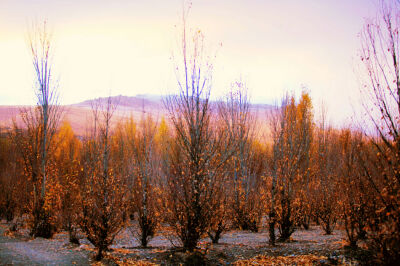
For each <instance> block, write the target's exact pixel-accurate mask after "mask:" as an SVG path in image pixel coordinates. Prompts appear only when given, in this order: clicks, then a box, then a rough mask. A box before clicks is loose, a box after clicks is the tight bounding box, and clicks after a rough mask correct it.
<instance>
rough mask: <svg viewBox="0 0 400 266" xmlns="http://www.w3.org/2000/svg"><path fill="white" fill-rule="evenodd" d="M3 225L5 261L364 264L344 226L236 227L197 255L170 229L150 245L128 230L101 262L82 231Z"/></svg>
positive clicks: (0, 245)
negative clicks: (50, 233)
mask: <svg viewBox="0 0 400 266" xmlns="http://www.w3.org/2000/svg"><path fill="white" fill-rule="evenodd" d="M8 227H9V224H7V223H5V222H4V221H3V222H2V223H1V224H0V265H91V264H92V265H93V264H96V265H152V264H153V263H154V264H158V265H179V264H188V265H233V264H235V265H337V264H339V265H360V264H361V263H360V262H359V261H357V260H356V259H355V256H356V255H357V254H356V255H355V253H354V252H353V253H351V254H350V253H349V252H348V251H347V250H346V248H344V246H345V244H346V243H345V241H344V239H345V235H344V232H343V231H342V230H335V231H334V232H333V234H332V235H325V234H324V232H323V231H322V230H321V229H320V228H319V227H318V226H312V227H311V229H309V230H304V229H298V230H297V231H296V232H295V233H294V234H293V235H292V238H291V240H290V241H288V242H285V243H278V244H277V245H276V246H275V247H272V246H270V245H269V244H268V232H267V230H266V229H263V230H261V231H260V232H258V233H252V232H247V231H230V232H227V233H225V234H224V235H223V236H222V238H221V240H220V243H219V244H214V245H213V244H211V241H210V240H209V239H208V238H205V239H203V240H202V241H201V242H200V245H199V249H198V250H197V251H195V252H193V253H187V252H184V251H183V250H182V249H181V248H179V241H178V240H177V239H176V238H174V237H173V235H172V234H171V233H170V231H168V230H167V229H164V230H163V231H162V232H160V233H159V234H158V235H156V236H155V237H154V238H153V239H152V240H151V241H150V243H149V247H148V248H141V247H140V246H139V241H137V240H136V239H135V238H134V237H133V236H132V234H131V231H130V230H128V229H124V230H122V231H121V232H120V233H119V234H118V236H117V237H116V238H115V241H114V244H113V245H112V246H111V247H110V251H109V252H108V253H107V255H106V258H105V259H104V260H103V261H102V262H100V263H99V262H95V261H94V260H93V256H94V254H95V249H94V247H93V246H92V245H91V244H90V243H89V241H88V240H87V239H86V238H84V236H83V235H81V239H80V242H81V244H80V245H79V246H78V245H72V244H70V243H68V235H67V234H66V233H65V232H61V233H58V234H56V235H55V236H54V237H53V238H52V239H42V238H36V239H31V238H30V237H29V235H28V230H26V229H20V230H19V231H18V232H17V233H11V234H10V233H9V232H8V231H7V228H8Z"/></svg>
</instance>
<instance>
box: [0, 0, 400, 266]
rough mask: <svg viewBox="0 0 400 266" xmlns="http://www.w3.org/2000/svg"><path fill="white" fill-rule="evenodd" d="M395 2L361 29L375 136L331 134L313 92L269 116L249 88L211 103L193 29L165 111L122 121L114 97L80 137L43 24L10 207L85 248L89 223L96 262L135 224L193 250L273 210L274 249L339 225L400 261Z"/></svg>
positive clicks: (142, 234) (6, 171)
mask: <svg viewBox="0 0 400 266" xmlns="http://www.w3.org/2000/svg"><path fill="white" fill-rule="evenodd" d="M398 10H399V8H398V6H397V4H396V3H393V4H392V5H391V6H390V8H389V6H388V5H387V4H385V3H383V4H382V10H381V12H382V13H381V16H380V18H381V19H380V20H379V19H378V20H376V21H372V22H371V23H368V24H366V26H365V28H364V30H363V31H362V34H361V37H362V50H361V62H362V64H363V66H365V70H366V71H365V72H366V73H367V78H368V79H367V80H366V83H365V85H364V86H363V89H364V90H366V91H367V92H370V96H371V98H370V99H369V101H365V103H366V107H367V109H366V110H367V112H368V115H369V118H370V120H371V121H372V122H373V124H374V125H375V130H374V133H369V134H366V132H363V131H361V130H355V129H354V128H346V129H341V130H338V129H334V128H332V127H330V126H329V124H328V123H327V122H326V119H325V115H324V113H322V116H321V118H320V119H318V122H315V119H314V112H313V108H312V101H311V98H310V96H309V94H308V93H306V92H303V93H302V95H301V97H300V98H299V99H298V100H297V99H296V97H295V96H294V95H287V96H286V97H284V98H283V100H282V104H281V105H280V107H277V108H276V109H274V110H272V111H271V112H270V113H269V114H268V115H265V116H264V115H258V116H256V115H255V113H254V112H252V111H251V109H250V104H249V99H248V96H247V91H246V86H245V84H244V83H243V82H236V83H235V84H233V85H232V88H231V91H230V93H229V94H228V95H227V97H226V98H225V99H223V100H221V101H218V102H212V101H210V93H211V88H212V70H213V66H212V64H211V63H210V59H209V58H207V57H206V55H205V54H204V52H203V51H204V44H203V35H202V33H201V32H200V31H196V32H195V33H194V35H193V36H189V37H190V40H192V41H188V39H189V37H188V36H187V34H188V33H187V30H186V26H185V23H184V28H183V34H182V39H181V49H180V50H181V52H182V60H181V61H180V62H181V63H180V64H177V66H176V74H177V79H178V88H179V90H178V93H177V94H176V95H174V96H170V97H167V98H166V99H165V100H164V105H165V108H166V110H167V113H168V119H167V120H164V119H161V120H160V121H157V120H153V118H151V117H149V116H148V117H146V116H143V117H142V119H141V120H140V121H133V119H127V120H125V121H114V120H113V114H114V111H115V108H116V107H115V105H114V104H113V103H112V102H111V98H109V99H108V101H107V102H100V101H98V102H97V101H94V102H93V106H92V111H93V115H92V121H91V126H89V127H88V129H87V131H86V134H85V135H84V136H82V137H80V138H78V137H77V136H76V135H75V134H74V133H73V131H72V129H71V127H70V126H69V125H68V123H67V122H64V124H62V125H61V126H60V122H61V118H62V108H61V107H60V106H58V105H57V101H56V100H57V97H56V96H57V95H56V93H55V86H54V80H53V79H52V72H51V65H52V64H51V62H50V59H51V46H50V44H51V42H50V36H49V35H48V33H47V30H46V24H44V25H43V28H40V29H39V31H38V32H34V34H33V35H32V37H31V39H30V47H31V51H32V58H33V65H34V68H35V71H36V76H37V87H38V91H37V97H38V105H37V106H36V107H35V108H30V109H29V108H28V109H24V110H22V112H21V116H22V120H23V126H22V127H20V126H19V125H18V124H17V123H14V126H13V129H12V130H11V131H10V132H9V133H8V134H5V135H3V136H2V138H1V142H0V148H1V150H0V156H1V158H0V165H1V169H2V171H1V173H0V175H1V176H0V177H1V178H0V190H1V191H2V193H1V194H0V210H1V215H2V216H4V217H5V218H6V219H8V220H12V219H13V218H14V217H16V218H17V219H18V218H20V217H22V216H23V215H24V214H28V217H29V223H28V226H29V228H30V229H31V234H32V236H34V237H37V236H41V237H51V236H52V235H53V234H54V233H55V232H57V231H58V230H61V229H65V230H67V231H68V232H69V235H70V240H71V242H75V243H76V242H79V239H78V237H77V234H76V233H77V230H81V231H82V232H84V233H85V235H86V236H87V238H88V240H89V241H90V242H91V243H92V244H93V245H94V246H95V247H96V248H97V249H98V254H97V259H101V258H102V256H103V253H104V251H106V250H107V249H108V247H109V245H111V244H112V242H113V240H114V238H115V236H116V235H117V234H118V232H119V231H120V230H121V229H122V228H124V227H125V226H126V225H127V224H128V222H129V220H132V219H135V220H137V225H138V226H137V227H135V228H134V229H132V234H133V236H134V237H137V238H138V239H139V240H140V243H141V245H142V246H147V244H148V241H149V240H150V239H151V237H153V236H154V234H155V233H156V232H157V230H158V229H159V228H160V225H161V224H162V225H163V226H169V227H171V229H172V230H173V232H174V234H175V236H176V237H177V239H179V240H180V242H181V244H182V246H183V248H185V249H187V250H193V249H195V248H196V247H197V244H198V241H199V240H200V239H201V238H203V237H205V236H207V235H208V236H209V237H210V239H211V240H212V242H214V243H217V242H218V240H219V238H220V237H221V235H222V234H223V232H224V231H226V230H228V229H230V228H240V229H244V230H252V231H258V230H259V228H260V226H261V224H262V219H263V217H265V218H266V222H267V224H268V228H269V241H270V243H271V244H272V245H274V244H275V242H276V241H277V240H278V241H285V240H287V239H289V238H290V236H291V235H292V233H293V232H294V231H295V230H296V229H297V228H299V227H301V226H302V227H304V228H305V229H308V228H309V226H310V223H317V224H320V225H321V226H322V228H323V229H324V231H325V232H326V234H331V233H332V231H333V230H334V228H335V225H336V224H337V223H338V222H340V223H342V224H343V226H344V228H345V230H346V234H347V238H348V242H349V245H350V246H352V247H356V246H357V242H358V241H359V240H360V239H364V240H365V241H366V243H367V244H368V246H369V248H370V249H371V250H373V251H374V254H376V259H377V260H378V261H379V262H383V263H388V264H390V263H393V262H395V261H397V260H399V259H400V258H399V254H400V252H399V251H400V250H399V247H400V228H399V226H400V220H399V219H400V213H399V210H400V208H399V202H400V192H399V189H400V188H399V181H400V180H399V178H400V174H399V173H400V169H399V156H400V144H399V117H400V78H399V77H400V74H399V66H398V65H399V63H398V34H399V33H398V26H399V25H398V22H399V20H398V17H399V14H400V13H399V11H398ZM184 21H185V18H184ZM256 118H257V119H256ZM260 123H264V124H268V132H267V133H265V132H260V131H259V130H257V129H258V128H260V127H259V125H260ZM375 133H377V134H376V135H375ZM375 136H376V137H375ZM276 231H277V232H278V233H279V235H278V238H276Z"/></svg>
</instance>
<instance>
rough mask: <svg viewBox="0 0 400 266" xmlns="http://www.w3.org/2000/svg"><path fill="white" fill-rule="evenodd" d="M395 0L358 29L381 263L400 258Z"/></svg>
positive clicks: (372, 233)
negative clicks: (371, 132)
mask: <svg viewBox="0 0 400 266" xmlns="http://www.w3.org/2000/svg"><path fill="white" fill-rule="evenodd" d="M399 7H400V6H399V3H398V2H397V1H381V2H380V13H379V15H378V17H377V18H376V19H375V20H370V21H367V22H366V23H365V25H364V27H363V29H362V31H361V33H360V38H361V50H360V60H361V66H362V67H363V73H365V76H366V79H365V80H363V84H362V85H363V86H362V89H361V90H362V93H363V95H367V96H369V97H368V98H365V99H364V106H365V111H366V113H367V115H368V117H369V120H370V121H371V122H372V123H373V125H374V129H375V132H376V135H377V136H376V137H373V138H372V143H373V145H374V149H375V150H374V151H373V153H372V155H374V156H372V155H371V154H368V156H365V157H364V158H363V161H364V163H363V165H364V168H365V170H366V178H367V180H368V182H369V184H370V186H371V187H372V188H373V189H374V191H375V200H374V203H375V206H373V208H372V209H373V212H371V213H370V214H369V216H370V219H368V229H369V233H368V235H369V237H370V239H371V241H370V242H369V243H370V244H371V245H370V248H371V249H373V250H374V251H375V253H376V254H377V259H378V260H379V262H380V263H386V264H394V263H396V262H398V261H399V260H400V135H399V133H400V131H399V118H400V73H399V67H400V66H399V48H400V47H399V26H400V20H399V16H400V8H399Z"/></svg>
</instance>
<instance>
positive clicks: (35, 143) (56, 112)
mask: <svg viewBox="0 0 400 266" xmlns="http://www.w3.org/2000/svg"><path fill="white" fill-rule="evenodd" d="M51 37H52V36H51V34H49V32H48V29H47V23H46V21H44V22H43V23H42V24H40V25H34V26H33V28H32V30H31V31H30V34H29V47H30V51H31V55H32V64H33V67H34V70H35V77H36V87H37V90H36V95H37V106H36V107H35V108H33V109H32V108H25V109H23V110H21V117H22V121H23V123H24V127H25V129H20V128H19V126H17V124H16V123H14V134H13V136H14V141H15V143H16V145H17V146H18V149H19V150H20V151H21V155H22V157H23V160H24V164H25V175H26V177H27V178H29V180H30V182H31V184H32V190H33V191H32V194H33V195H32V196H33V198H32V203H31V215H32V222H31V235H33V236H35V237H38V236H40V237H46V238H48V237H51V236H52V235H53V233H54V231H55V225H54V224H52V223H51V222H50V220H51V216H52V215H53V214H52V213H51V210H49V209H47V208H45V205H46V192H47V189H48V181H49V180H48V179H49V178H50V176H49V170H50V168H49V167H50V165H49V163H48V162H49V160H50V157H51V156H52V152H53V150H54V143H53V138H54V135H55V134H56V131H57V128H58V125H59V122H60V119H61V115H62V109H61V108H60V107H59V106H58V105H57V86H56V83H55V81H54V79H53V76H52V75H53V72H52V65H53V63H52V46H51V40H52V38H51Z"/></svg>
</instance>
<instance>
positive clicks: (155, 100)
mask: <svg viewBox="0 0 400 266" xmlns="http://www.w3.org/2000/svg"><path fill="white" fill-rule="evenodd" d="M107 100H108V98H97V99H92V100H86V101H83V102H80V103H76V104H71V105H63V106H62V108H63V111H64V113H63V114H64V115H63V119H64V120H67V121H68V122H69V123H70V124H71V126H72V128H73V130H74V132H75V133H76V134H78V135H83V134H84V133H85V131H86V130H87V129H88V125H90V121H91V119H92V116H93V111H92V107H93V106H94V105H96V104H98V105H100V106H105V105H106V104H107ZM111 100H112V103H113V104H115V106H116V107H115V111H114V114H113V121H114V123H117V122H118V121H122V120H124V119H127V118H129V117H133V118H134V119H135V120H139V119H140V118H141V116H143V115H147V114H150V115H152V116H153V118H154V119H156V120H158V119H160V118H161V117H167V116H168V114H167V111H166V110H165V108H164V104H163V100H162V96H159V95H146V94H145V95H136V96H122V95H120V96H113V97H111ZM24 108H31V107H30V106H4V105H3V106H0V127H1V128H3V129H4V128H5V129H7V128H10V127H11V125H12V121H13V119H15V121H16V122H17V123H18V124H21V125H22V123H21V122H22V121H21V118H20V117H19V113H20V111H21V110H22V109H24ZM271 109H272V106H271V105H267V104H253V105H251V108H250V110H251V112H252V113H254V114H255V115H256V116H257V117H261V116H264V115H265V114H266V113H267V112H268V111H269V110H271Z"/></svg>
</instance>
